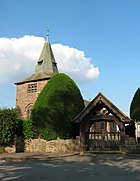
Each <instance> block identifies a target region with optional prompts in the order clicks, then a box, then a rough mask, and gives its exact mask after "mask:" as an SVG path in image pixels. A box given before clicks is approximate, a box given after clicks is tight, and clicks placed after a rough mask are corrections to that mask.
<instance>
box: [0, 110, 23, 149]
mask: <svg viewBox="0 0 140 181" xmlns="http://www.w3.org/2000/svg"><path fill="white" fill-rule="evenodd" d="M20 121H21V119H20V117H19V115H18V113H17V111H16V109H8V108H3V109H0V145H5V146H6V145H8V144H10V143H11V142H12V141H13V139H14V135H15V134H17V133H18V128H19V123H20Z"/></svg>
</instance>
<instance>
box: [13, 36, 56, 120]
mask: <svg viewBox="0 0 140 181" xmlns="http://www.w3.org/2000/svg"><path fill="white" fill-rule="evenodd" d="M57 73H58V68H57V63H56V61H55V58H54V55H53V52H52V48H51V45H50V42H49V40H48V36H47V39H46V42H45V44H44V47H43V49H42V52H41V54H40V57H39V60H38V61H37V65H36V68H35V71H34V72H33V74H32V75H31V76H30V77H27V78H25V79H24V80H22V81H20V82H16V83H15V84H16V108H17V110H18V112H19V113H20V114H21V116H22V117H23V118H25V119H28V118H29V116H30V113H31V110H32V108H33V105H34V103H35V101H36V99H37V97H38V95H39V93H40V92H41V90H42V89H43V87H44V86H45V85H46V84H47V82H48V81H49V79H50V78H51V77H52V76H53V75H55V74H57Z"/></svg>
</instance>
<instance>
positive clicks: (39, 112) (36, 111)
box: [31, 74, 84, 140]
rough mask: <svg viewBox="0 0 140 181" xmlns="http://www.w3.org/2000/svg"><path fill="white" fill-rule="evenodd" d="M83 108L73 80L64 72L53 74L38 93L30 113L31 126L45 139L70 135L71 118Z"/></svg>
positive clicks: (81, 99) (82, 102)
mask: <svg viewBox="0 0 140 181" xmlns="http://www.w3.org/2000/svg"><path fill="white" fill-rule="evenodd" d="M83 108H84V101H83V98H82V96H81V93H80V91H79V89H78V87H77V85H76V84H75V82H74V81H73V80H72V79H71V78H70V77H68V76H67V75H65V74H56V75H55V76H53V77H52V78H51V79H50V80H49V82H48V83H47V84H46V86H45V87H44V88H43V90H42V91H41V93H40V94H39V96H38V98H37V100H36V102H35V105H34V107H33V110H32V113H31V120H32V122H33V128H34V130H36V133H37V134H39V135H40V136H41V137H42V138H44V139H46V140H51V139H56V138H57V137H60V138H68V137H70V136H71V120H72V119H73V118H74V117H75V116H77V114H78V113H79V112H80V111H81V110H82V109H83Z"/></svg>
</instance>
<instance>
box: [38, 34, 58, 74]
mask: <svg viewBox="0 0 140 181" xmlns="http://www.w3.org/2000/svg"><path fill="white" fill-rule="evenodd" d="M38 73H41V74H44V75H46V76H50V77H51V76H52V75H54V74H56V73H58V69H57V63H56V61H55V58H54V55H53V52H52V48H51V45H50V42H49V38H48V35H47V39H46V42H45V44H44V47H43V49H42V52H41V54H40V57H39V60H38V62H37V65H36V69H35V74H38Z"/></svg>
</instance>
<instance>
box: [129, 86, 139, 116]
mask: <svg viewBox="0 0 140 181" xmlns="http://www.w3.org/2000/svg"><path fill="white" fill-rule="evenodd" d="M130 117H131V118H132V119H135V120H140V88H138V89H137V91H136V92H135V95H134V97H133V99H132V102H131V105H130Z"/></svg>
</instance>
